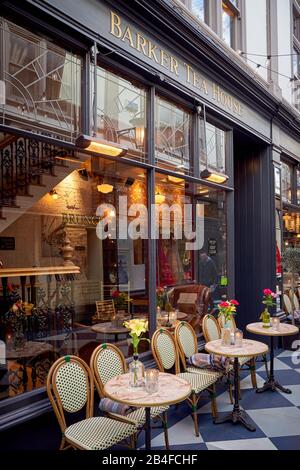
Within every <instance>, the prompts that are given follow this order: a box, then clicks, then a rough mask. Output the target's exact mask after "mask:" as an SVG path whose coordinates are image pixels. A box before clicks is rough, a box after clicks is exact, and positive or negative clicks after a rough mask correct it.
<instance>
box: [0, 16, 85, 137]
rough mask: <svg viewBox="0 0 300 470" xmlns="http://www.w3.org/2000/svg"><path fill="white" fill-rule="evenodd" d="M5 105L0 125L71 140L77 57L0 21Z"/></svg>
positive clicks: (77, 109)
mask: <svg viewBox="0 0 300 470" xmlns="http://www.w3.org/2000/svg"><path fill="white" fill-rule="evenodd" d="M0 33H1V35H2V39H3V46H4V47H2V49H1V55H2V57H1V62H0V63H1V67H3V69H2V74H3V77H4V82H5V103H4V106H3V114H2V116H1V120H0V122H1V123H2V124H5V125H8V126H9V125H13V126H15V127H21V128H23V129H27V130H30V131H34V132H37V133H42V134H44V135H45V134H46V135H49V136H51V137H55V138H60V139H62V140H69V141H74V140H75V138H76V137H77V136H78V134H79V133H80V113H81V96H80V89H81V66H82V63H81V59H80V58H79V57H78V56H76V55H74V54H71V53H70V52H67V51H65V50H64V49H61V48H60V47H58V46H56V45H55V44H53V43H52V42H50V41H49V40H46V39H43V38H41V37H39V36H37V35H35V34H33V33H32V32H30V31H28V30H26V29H23V28H21V27H19V26H16V25H15V24H13V23H11V22H9V21H6V20H4V19H0Z"/></svg>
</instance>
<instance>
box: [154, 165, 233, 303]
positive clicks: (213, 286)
mask: <svg viewBox="0 0 300 470" xmlns="http://www.w3.org/2000/svg"><path fill="white" fill-rule="evenodd" d="M155 201H156V204H160V205H161V207H160V212H159V219H158V229H159V239H158V241H157V285H158V286H159V287H166V286H169V287H170V286H178V285H179V286H180V285H186V284H189V283H191V282H194V283H195V282H196V283H197V282H199V283H200V284H202V285H204V286H206V287H208V288H210V290H211V296H212V299H213V300H218V299H220V298H222V296H223V295H225V294H226V288H227V263H226V259H227V257H226V243H227V242H226V207H225V195H224V193H223V192H222V191H216V190H213V189H210V188H207V187H205V186H202V185H201V186H200V185H195V184H193V183H190V182H187V181H184V180H183V179H182V180H180V179H179V178H173V177H172V176H169V175H162V174H159V173H157V174H156V198H155ZM189 211H190V212H189ZM196 221H198V224H199V225H198V230H199V231H198V230H197V225H196ZM191 231H193V232H194V233H196V234H197V235H196V238H193V237H191ZM191 240H192V242H193V243H194V245H193V247H191V246H190V244H189V243H190V242H191Z"/></svg>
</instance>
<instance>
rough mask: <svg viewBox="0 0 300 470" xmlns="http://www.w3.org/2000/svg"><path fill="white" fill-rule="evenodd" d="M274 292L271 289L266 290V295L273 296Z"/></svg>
mask: <svg viewBox="0 0 300 470" xmlns="http://www.w3.org/2000/svg"><path fill="white" fill-rule="evenodd" d="M272 294H273V292H272V291H271V289H264V295H272Z"/></svg>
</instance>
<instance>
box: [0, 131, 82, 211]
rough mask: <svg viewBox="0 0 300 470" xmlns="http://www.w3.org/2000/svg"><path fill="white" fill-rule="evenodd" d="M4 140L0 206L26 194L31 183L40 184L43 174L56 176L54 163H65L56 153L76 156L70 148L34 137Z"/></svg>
mask: <svg viewBox="0 0 300 470" xmlns="http://www.w3.org/2000/svg"><path fill="white" fill-rule="evenodd" d="M6 141H8V143H7V144H6V145H2V148H1V145H0V206H15V205H16V196H18V195H20V196H27V195H29V193H30V188H29V186H30V185H32V184H37V185H39V184H42V175H43V174H47V175H52V176H55V166H66V164H65V161H64V160H61V159H57V158H56V157H58V156H59V157H66V156H67V155H68V156H69V157H70V156H71V157H72V158H73V159H75V158H76V157H75V155H74V152H73V151H70V150H68V151H67V150H66V149H64V148H61V147H57V146H55V145H52V144H48V143H44V142H39V141H37V140H33V139H28V138H24V137H19V138H17V137H15V138H8V139H6Z"/></svg>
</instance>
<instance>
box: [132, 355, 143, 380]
mask: <svg viewBox="0 0 300 470" xmlns="http://www.w3.org/2000/svg"><path fill="white" fill-rule="evenodd" d="M144 372H145V368H144V365H143V363H142V362H141V361H139V356H138V354H134V355H133V361H131V363H130V364H129V374H130V375H129V385H130V386H131V387H134V388H136V387H142V386H143V384H144Z"/></svg>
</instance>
